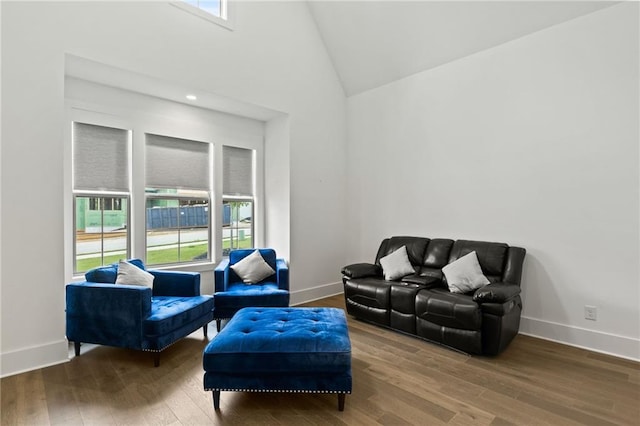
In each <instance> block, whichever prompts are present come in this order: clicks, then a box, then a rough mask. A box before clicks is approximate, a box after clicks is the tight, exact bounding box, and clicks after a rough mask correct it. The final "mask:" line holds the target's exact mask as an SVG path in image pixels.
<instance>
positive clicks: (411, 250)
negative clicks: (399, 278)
mask: <svg viewBox="0 0 640 426" xmlns="http://www.w3.org/2000/svg"><path fill="white" fill-rule="evenodd" d="M385 241H386V244H385V242H384V241H383V243H382V244H381V247H380V249H379V250H378V254H377V256H376V264H378V265H379V264H380V259H381V258H383V257H385V256H387V255H389V254H391V253H393V252H394V251H396V250H398V249H399V248H400V247H402V246H406V247H407V255H408V256H409V262H411V264H412V265H413V266H414V267H416V266H419V265H421V264H422V259H423V257H424V252H425V250H426V248H427V244H428V243H429V239H428V238H421V237H391V238H389V239H388V240H385Z"/></svg>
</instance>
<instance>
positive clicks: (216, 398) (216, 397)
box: [213, 390, 220, 410]
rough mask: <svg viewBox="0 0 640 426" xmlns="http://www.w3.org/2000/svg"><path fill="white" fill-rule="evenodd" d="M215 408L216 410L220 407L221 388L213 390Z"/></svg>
mask: <svg viewBox="0 0 640 426" xmlns="http://www.w3.org/2000/svg"><path fill="white" fill-rule="evenodd" d="M213 408H214V409H215V410H219V409H220V391H219V390H214V391H213Z"/></svg>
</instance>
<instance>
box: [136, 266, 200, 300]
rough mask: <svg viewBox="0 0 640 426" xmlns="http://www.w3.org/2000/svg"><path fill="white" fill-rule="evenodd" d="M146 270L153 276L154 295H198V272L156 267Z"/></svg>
mask: <svg viewBox="0 0 640 426" xmlns="http://www.w3.org/2000/svg"><path fill="white" fill-rule="evenodd" d="M147 272H149V273H150V274H152V275H153V277H154V279H153V295H154V296H175V297H193V296H200V274H199V273H198V272H181V271H163V270H157V269H150V270H148V271H147Z"/></svg>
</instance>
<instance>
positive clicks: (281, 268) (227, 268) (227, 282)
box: [213, 248, 289, 331]
mask: <svg viewBox="0 0 640 426" xmlns="http://www.w3.org/2000/svg"><path fill="white" fill-rule="evenodd" d="M255 250H256V249H239V250H233V251H231V252H230V253H229V258H228V259H223V260H222V261H221V262H220V263H219V264H218V266H217V267H216V269H215V271H214V280H215V290H214V291H215V293H214V297H213V304H214V308H213V318H214V319H215V320H216V327H217V329H218V331H220V324H221V321H222V320H223V319H229V318H231V317H233V315H234V314H235V313H236V312H237V311H238V310H240V309H242V308H245V307H249V306H252V307H286V306H289V267H288V266H287V262H286V261H285V260H284V259H277V258H276V252H275V250H273V249H270V248H263V249H258V250H259V251H260V254H261V255H262V257H263V258H264V260H265V262H267V263H268V264H269V266H271V268H272V269H273V270H274V271H275V274H273V275H271V276H270V277H267V278H266V279H264V280H262V281H260V282H258V283H255V284H250V285H249V284H245V283H244V282H243V281H242V280H241V279H240V277H238V275H237V274H236V273H235V272H234V271H233V269H231V265H235V264H236V263H238V262H239V261H241V260H242V259H244V258H245V257H247V256H248V255H250V254H251V253H253V252H254V251H255Z"/></svg>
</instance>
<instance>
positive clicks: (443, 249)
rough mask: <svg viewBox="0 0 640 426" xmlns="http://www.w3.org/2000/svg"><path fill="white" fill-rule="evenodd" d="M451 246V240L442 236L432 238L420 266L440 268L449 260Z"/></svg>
mask: <svg viewBox="0 0 640 426" xmlns="http://www.w3.org/2000/svg"><path fill="white" fill-rule="evenodd" d="M452 246H453V240H448V239H444V238H434V239H433V240H431V241H429V245H428V246H427V253H426V254H425V256H424V263H423V264H422V266H423V267H425V268H429V269H442V267H443V266H445V265H446V264H447V262H448V261H449V253H450V252H451V247H452ZM423 269H424V268H423Z"/></svg>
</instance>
